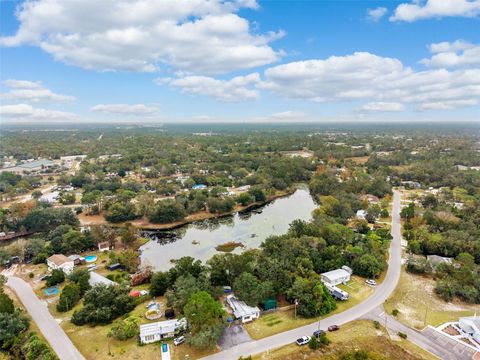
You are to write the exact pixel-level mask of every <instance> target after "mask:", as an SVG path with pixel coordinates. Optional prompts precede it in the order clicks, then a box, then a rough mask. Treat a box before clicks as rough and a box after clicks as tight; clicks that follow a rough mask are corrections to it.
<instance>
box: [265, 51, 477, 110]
mask: <svg viewBox="0 0 480 360" xmlns="http://www.w3.org/2000/svg"><path fill="white" fill-rule="evenodd" d="M257 86H258V87H260V88H262V89H264V90H268V91H270V92H273V93H275V94H277V95H279V96H282V97H286V98H290V99H302V100H311V101H315V102H320V103H322V102H341V101H343V102H345V101H361V100H364V101H367V102H369V103H373V104H375V106H376V107H377V108H380V107H381V106H382V105H379V104H381V103H383V106H384V107H387V105H386V104H387V103H390V105H388V106H392V105H391V103H399V104H412V105H414V106H415V107H417V108H424V109H426V108H433V106H432V105H428V104H433V103H434V104H437V105H435V106H436V107H437V108H440V107H441V105H438V104H443V107H444V108H445V109H447V108H448V109H451V108H457V107H463V106H471V105H476V104H478V103H479V101H480V69H478V68H472V69H468V68H467V69H457V70H453V71H450V70H447V69H443V68H442V69H434V70H426V71H414V70H413V69H411V68H409V67H405V66H404V65H403V64H402V62H401V61H400V60H398V59H394V58H388V57H381V56H378V55H374V54H370V53H366V52H357V53H354V54H351V55H346V56H332V57H329V58H327V59H313V60H305V61H296V62H291V63H287V64H282V65H278V66H274V67H271V68H269V69H267V70H266V71H265V73H264V80H263V81H262V82H260V83H259V84H258V85H257ZM372 106H373V105H372V104H370V105H368V106H367V107H370V108H372ZM395 106H397V107H396V109H398V110H399V109H400V108H399V107H398V105H395Z"/></svg>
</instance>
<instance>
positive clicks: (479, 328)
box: [458, 315, 480, 344]
mask: <svg viewBox="0 0 480 360" xmlns="http://www.w3.org/2000/svg"><path fill="white" fill-rule="evenodd" d="M458 326H459V327H460V329H462V330H463V331H464V332H465V333H467V334H468V335H470V336H471V337H472V338H474V339H475V340H476V341H478V343H479V344H480V316H476V315H475V316H469V317H461V318H460V319H458Z"/></svg>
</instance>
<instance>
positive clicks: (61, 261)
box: [47, 254, 75, 274]
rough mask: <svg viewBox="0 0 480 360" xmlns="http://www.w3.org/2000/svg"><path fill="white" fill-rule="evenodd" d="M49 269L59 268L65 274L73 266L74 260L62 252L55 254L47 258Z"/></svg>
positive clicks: (69, 271)
mask: <svg viewBox="0 0 480 360" xmlns="http://www.w3.org/2000/svg"><path fill="white" fill-rule="evenodd" d="M47 265H48V267H49V269H51V270H55V269H61V270H63V272H64V273H65V274H70V273H71V272H72V271H73V268H74V267H75V264H74V261H73V260H72V259H69V258H68V257H66V256H65V255H63V254H55V255H52V256H50V257H49V258H48V259H47Z"/></svg>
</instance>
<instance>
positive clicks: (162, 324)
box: [140, 318, 187, 344]
mask: <svg viewBox="0 0 480 360" xmlns="http://www.w3.org/2000/svg"><path fill="white" fill-rule="evenodd" d="M186 327H187V320H186V319H185V318H183V319H179V320H177V319H173V320H166V321H158V322H155V323H151V324H144V325H140V341H141V343H142V344H149V343H153V342H156V341H160V340H163V339H168V338H172V337H174V336H175V334H176V333H177V332H178V331H181V330H185V329H186Z"/></svg>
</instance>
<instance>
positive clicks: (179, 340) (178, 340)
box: [173, 335, 185, 346]
mask: <svg viewBox="0 0 480 360" xmlns="http://www.w3.org/2000/svg"><path fill="white" fill-rule="evenodd" d="M183 342H185V336H183V335H182V336H179V337H176V338H175V339H173V345H175V346H178V345H180V344H181V343H183Z"/></svg>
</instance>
